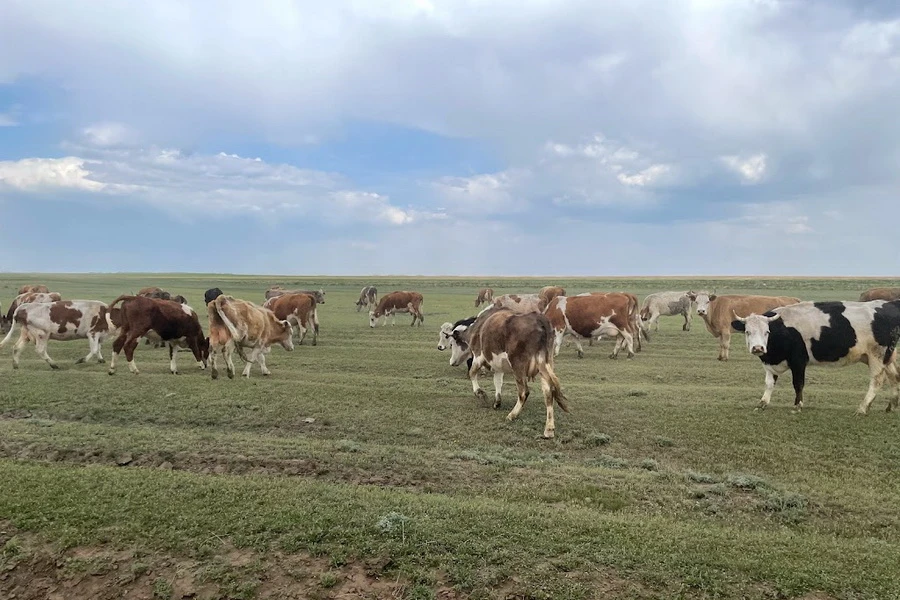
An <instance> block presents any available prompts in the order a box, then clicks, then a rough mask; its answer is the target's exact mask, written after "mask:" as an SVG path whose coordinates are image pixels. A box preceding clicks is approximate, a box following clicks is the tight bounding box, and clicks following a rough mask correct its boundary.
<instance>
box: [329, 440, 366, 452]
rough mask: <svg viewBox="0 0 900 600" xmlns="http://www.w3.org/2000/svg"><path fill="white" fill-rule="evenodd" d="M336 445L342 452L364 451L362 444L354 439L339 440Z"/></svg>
mask: <svg viewBox="0 0 900 600" xmlns="http://www.w3.org/2000/svg"><path fill="white" fill-rule="evenodd" d="M334 447H335V448H336V449H337V450H340V451H341V452H362V446H361V445H360V444H358V443H357V442H354V441H353V440H338V441H337V442H335V444H334Z"/></svg>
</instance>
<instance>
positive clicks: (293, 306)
mask: <svg viewBox="0 0 900 600" xmlns="http://www.w3.org/2000/svg"><path fill="white" fill-rule="evenodd" d="M316 304H317V303H316V299H315V297H313V296H311V295H309V294H282V295H281V296H275V297H274V298H269V299H268V300H266V302H265V304H263V308H268V309H269V310H271V311H272V312H273V313H275V316H276V317H278V318H279V319H281V320H282V321H288V322H289V323H290V324H291V325H295V324H296V325H297V335H298V338H299V339H298V341H297V343H298V344H302V343H303V338H304V337H306V332H307V331H308V330H310V329H312V331H313V341H312V345H313V346H315V345H316V344H317V343H318V341H319V316H318V315H317V314H316Z"/></svg>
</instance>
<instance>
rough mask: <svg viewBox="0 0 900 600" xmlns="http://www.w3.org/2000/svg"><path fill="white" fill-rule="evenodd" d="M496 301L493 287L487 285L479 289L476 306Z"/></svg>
mask: <svg viewBox="0 0 900 600" xmlns="http://www.w3.org/2000/svg"><path fill="white" fill-rule="evenodd" d="M493 301H494V290H493V289H492V288H489V287H486V288H481V289H480V290H478V295H477V296H475V308H478V307H479V306H481V305H482V304H485V303H487V304H490V303H491V302H493Z"/></svg>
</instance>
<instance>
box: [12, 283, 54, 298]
mask: <svg viewBox="0 0 900 600" xmlns="http://www.w3.org/2000/svg"><path fill="white" fill-rule="evenodd" d="M49 291H50V288H48V287H47V286H46V285H23V286H22V287H20V288H19V295H20V296H21V295H22V294H41V293H43V294H46V293H48V292H49Z"/></svg>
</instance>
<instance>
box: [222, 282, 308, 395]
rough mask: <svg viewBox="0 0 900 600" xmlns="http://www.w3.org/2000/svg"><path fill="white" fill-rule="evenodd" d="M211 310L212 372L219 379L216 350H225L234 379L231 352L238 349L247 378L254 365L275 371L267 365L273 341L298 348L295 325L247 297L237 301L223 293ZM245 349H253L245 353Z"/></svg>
mask: <svg viewBox="0 0 900 600" xmlns="http://www.w3.org/2000/svg"><path fill="white" fill-rule="evenodd" d="M206 309H207V311H208V312H209V357H210V373H211V375H212V378H213V379H218V377H219V369H218V365H217V364H216V353H217V352H219V351H221V352H222V354H223V356H224V357H225V366H226V370H227V373H228V377H229V379H233V378H234V363H233V362H232V360H231V355H232V354H233V352H234V351H235V350H237V352H238V354H240V356H241V358H243V359H244V360H245V362H246V363H247V364H246V365H245V366H244V372H243V375H244V377H250V367H252V366H253V363H257V364H259V368H260V370H261V371H262V374H263V375H269V374H270V373H271V372H270V371H269V369H268V367H266V357H265V355H266V353H268V352H269V350H270V347H271V346H272V345H273V344H281V347H282V348H284V349H285V350H288V351H291V350H293V349H294V332H293V328H292V327H291V324H290V323H289V322H288V321H286V320H282V319H279V318H278V317H276V316H275V313H273V312H272V311H271V310H269V309H268V308H263V307H261V306H257V305H256V304H254V303H252V302H247V301H246V300H237V299H235V298H232V297H231V296H226V295H224V294H223V295H222V296H219V297H218V298H216V299H215V300H213V301H212V302H210V303H209V304H208V305H207V306H206ZM244 348H250V354H249V356H245V354H244Z"/></svg>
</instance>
